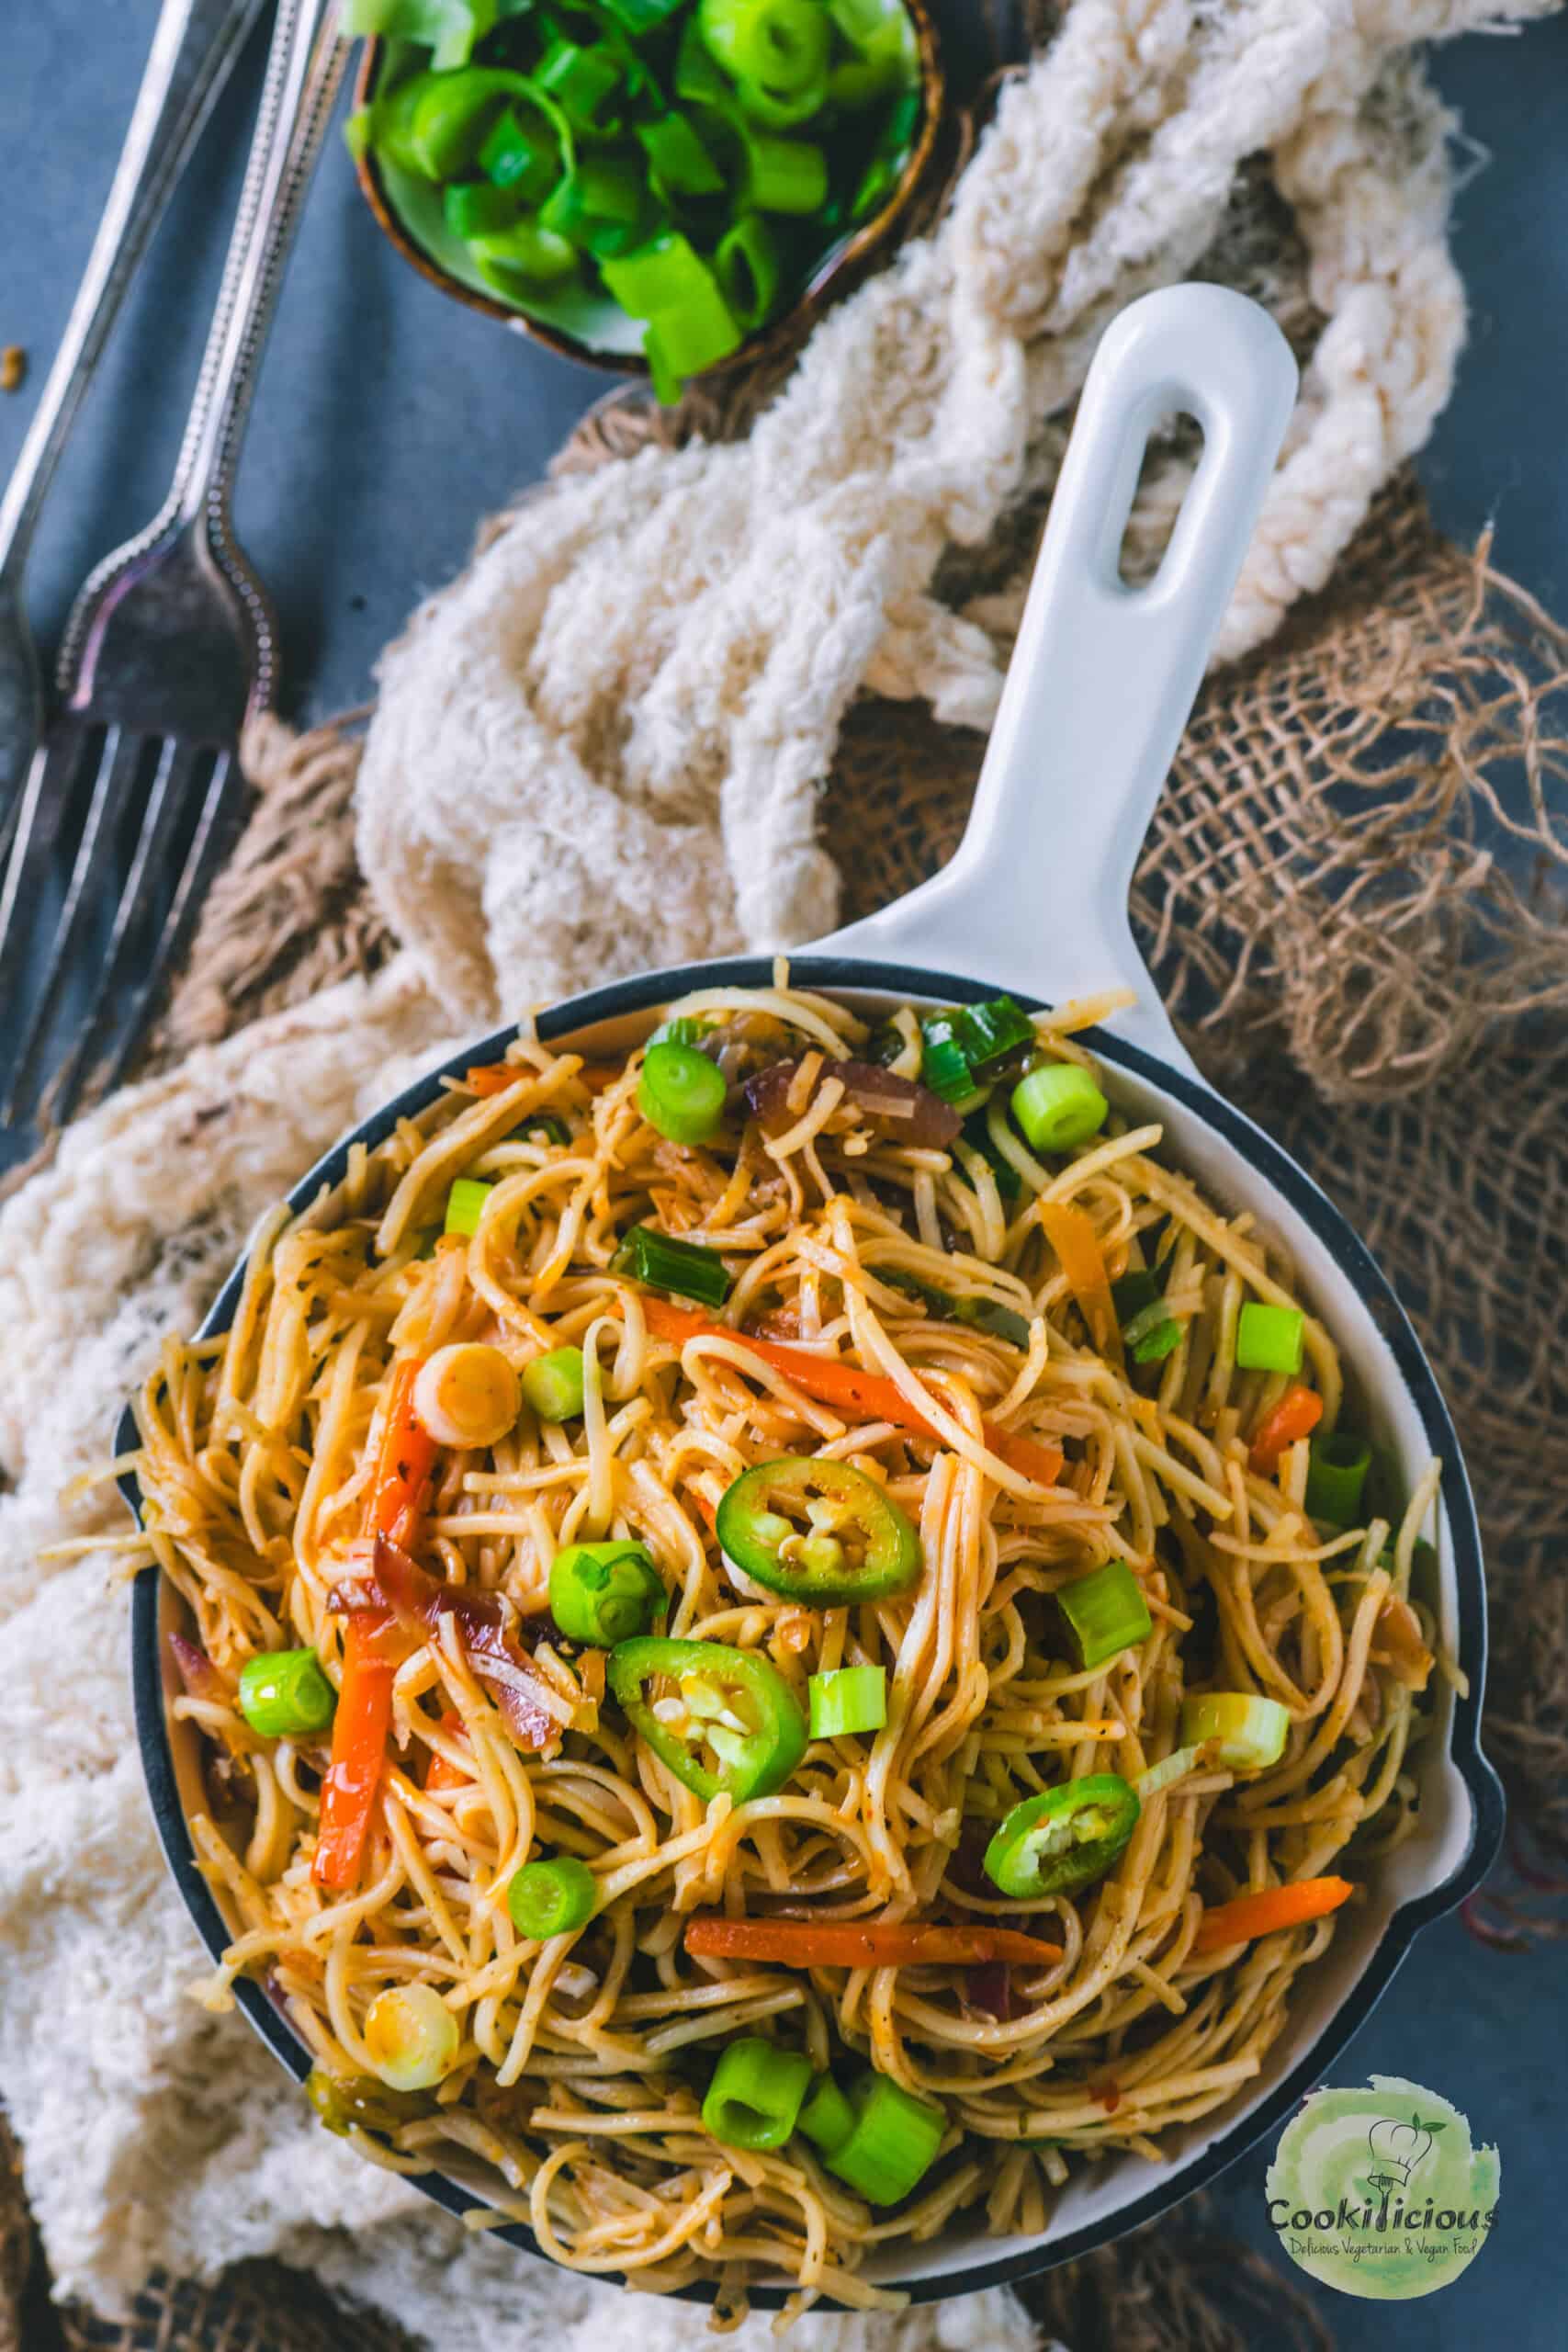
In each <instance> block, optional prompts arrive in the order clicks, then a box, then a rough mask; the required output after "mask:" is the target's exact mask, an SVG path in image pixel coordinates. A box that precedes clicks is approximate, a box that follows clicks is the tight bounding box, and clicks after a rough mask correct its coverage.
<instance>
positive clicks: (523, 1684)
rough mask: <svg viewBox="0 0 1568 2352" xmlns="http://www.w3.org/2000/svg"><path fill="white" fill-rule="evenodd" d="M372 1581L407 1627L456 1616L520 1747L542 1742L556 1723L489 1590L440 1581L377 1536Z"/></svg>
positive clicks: (428, 1626)
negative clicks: (478, 1590) (476, 1589)
mask: <svg viewBox="0 0 1568 2352" xmlns="http://www.w3.org/2000/svg"><path fill="white" fill-rule="evenodd" d="M376 1585H377V1589H378V1591H379V1593H380V1595H381V1598H382V1600H384V1601H385V1603H386V1605H387V1607H388V1608H389V1610H390V1611H391V1612H392V1614H393V1616H394V1617H395V1618H396V1619H397V1621H398V1623H400V1625H401V1626H403V1628H404V1629H405V1631H407V1632H410V1633H412V1632H415V1631H419V1632H423V1633H425V1634H436V1633H439V1631H440V1627H441V1620H442V1619H443V1618H444V1617H452V1618H455V1619H456V1621H457V1629H458V1631H459V1633H460V1634H461V1635H462V1639H463V1649H464V1652H465V1654H466V1656H467V1657H468V1664H469V1666H470V1667H471V1668H473V1670H474V1673H475V1674H476V1675H477V1676H478V1677H479V1679H481V1680H482V1681H484V1682H487V1683H489V1684H491V1687H492V1688H493V1689H494V1691H495V1697H496V1704H497V1706H498V1707H499V1708H500V1710H501V1713H502V1719H503V1721H504V1722H505V1724H506V1727H507V1729H508V1731H510V1732H511V1734H512V1736H513V1739H514V1740H515V1741H516V1742H517V1745H518V1746H519V1747H529V1748H534V1747H546V1746H547V1744H548V1742H549V1741H550V1740H552V1739H554V1738H556V1737H557V1736H558V1733H559V1731H560V1725H559V1724H558V1723H557V1721H556V1719H555V1717H554V1715H553V1714H552V1713H550V1711H549V1709H548V1708H547V1706H546V1705H545V1703H544V1701H543V1699H542V1698H541V1696H540V1695H539V1684H538V1681H537V1679H536V1677H535V1676H534V1675H532V1674H531V1673H530V1672H529V1670H528V1665H527V1661H526V1659H525V1657H524V1655H523V1652H522V1650H521V1649H520V1648H519V1647H518V1645H517V1644H516V1643H515V1642H514V1641H513V1639H512V1638H511V1636H510V1634H508V1633H507V1631H506V1611H505V1610H504V1609H503V1608H502V1604H501V1602H500V1601H499V1600H496V1599H495V1597H494V1595H493V1594H491V1593H488V1592H470V1591H468V1589H466V1588H465V1587H464V1586H462V1585H449V1584H440V1583H438V1582H437V1580H436V1579H435V1577H432V1576H427V1575H426V1574H425V1572H424V1570H423V1568H422V1567H421V1566H420V1565H419V1563H418V1561H417V1560H413V1559H411V1558H410V1557H409V1555H408V1554H407V1553H406V1552H405V1551H404V1550H403V1548H402V1546H401V1544H394V1543H392V1541H391V1540H390V1538H389V1537H388V1536H385V1535H378V1537H377V1538H376Z"/></svg>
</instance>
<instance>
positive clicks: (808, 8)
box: [696, 0, 832, 91]
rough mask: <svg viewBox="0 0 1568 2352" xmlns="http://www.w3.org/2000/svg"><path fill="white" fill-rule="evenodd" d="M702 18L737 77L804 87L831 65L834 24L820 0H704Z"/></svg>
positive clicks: (705, 32)
mask: <svg viewBox="0 0 1568 2352" xmlns="http://www.w3.org/2000/svg"><path fill="white" fill-rule="evenodd" d="M696 22H697V28H698V30H699V31H700V33H701V34H702V37H703V40H704V41H705V44H706V46H707V50H708V53H709V55H710V56H712V57H715V58H716V59H717V61H718V62H719V63H720V64H721V65H722V66H723V67H724V69H725V71H726V73H728V74H732V75H733V76H734V78H735V80H736V81H737V82H760V83H761V84H763V85H764V86H765V87H766V88H768V89H771V90H784V91H788V90H799V89H804V88H805V86H806V85H807V83H809V82H814V81H816V80H817V79H818V76H819V75H821V74H823V73H824V71H825V69H826V67H827V63H828V47H829V40H831V37H832V28H831V26H830V25H829V19H828V14H827V11H826V10H825V9H824V8H822V7H821V6H819V5H818V0H698V6H697V15H696Z"/></svg>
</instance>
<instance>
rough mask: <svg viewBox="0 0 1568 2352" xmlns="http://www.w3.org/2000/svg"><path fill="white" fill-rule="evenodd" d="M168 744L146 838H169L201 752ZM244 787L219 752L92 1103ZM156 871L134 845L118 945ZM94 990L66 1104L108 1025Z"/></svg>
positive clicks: (192, 904)
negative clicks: (132, 902)
mask: <svg viewBox="0 0 1568 2352" xmlns="http://www.w3.org/2000/svg"><path fill="white" fill-rule="evenodd" d="M169 748H170V749H172V750H173V757H172V758H171V757H170V756H169V752H168V749H166V751H165V754H164V759H163V760H161V761H160V766H159V783H160V784H161V785H162V786H163V792H162V796H161V797H162V807H161V809H160V811H159V817H158V820H157V825H156V827H155V828H154V827H153V826H152V808H151V806H150V807H149V810H148V819H149V823H148V824H146V825H144V827H143V838H144V839H145V838H146V836H147V834H148V832H149V831H151V830H157V831H160V832H161V833H162V835H163V837H164V840H167V839H168V838H170V837H171V836H172V835H173V834H174V833H175V831H177V828H178V820H179V817H180V815H181V813H182V810H183V809H184V808H185V806H186V792H187V787H188V786H189V784H190V782H191V780H192V777H193V775H194V771H195V767H196V762H197V757H198V756H199V754H198V753H197V752H191V751H189V750H187V749H186V748H185V747H183V746H175V747H169ZM157 791H158V786H154V792H155V793H157ZM242 792H243V778H242V776H241V774H240V771H239V768H238V766H237V765H236V763H235V760H234V756H233V753H232V752H229V751H220V752H218V754H217V757H216V759H215V761H214V763H213V768H212V774H211V775H210V776H209V779H208V783H207V788H206V791H205V793H204V794H203V796H202V802H201V808H200V811H199V813H198V815H197V820H196V830H195V831H194V832H193V833H192V835H191V838H190V844H189V846H188V848H187V849H186V857H185V864H184V865H183V866H182V868H181V871H180V877H179V880H178V882H177V883H176V884H175V894H174V897H173V899H171V900H170V902H169V906H168V910H167V912H166V913H165V915H164V922H163V928H162V931H161V933H160V934H159V938H158V944H157V946H156V948H155V949H154V950H153V952H152V956H151V958H150V959H149V962H148V964H147V967H146V969H145V972H144V974H143V977H142V979H141V983H140V985H139V986H138V988H137V989H136V991H135V993H134V994H133V996H132V997H131V1000H130V1009H129V1011H128V1012H126V1014H125V1015H124V1017H123V1019H122V1020H121V1021H120V1022H119V1023H118V1033H117V1034H116V1035H115V1039H114V1043H113V1045H112V1046H111V1047H110V1048H109V1052H108V1058H107V1062H106V1064H105V1066H104V1068H103V1069H101V1070H98V1071H95V1072H93V1076H92V1081H91V1086H92V1094H93V1098H94V1100H96V1099H97V1098H98V1097H99V1096H100V1095H102V1094H105V1093H107V1092H108V1091H109V1090H110V1089H111V1088H113V1087H115V1086H118V1083H119V1081H120V1080H121V1078H122V1077H123V1076H124V1074H125V1070H126V1067H127V1064H128V1063H129V1062H130V1057H131V1054H132V1053H133V1052H134V1050H135V1048H136V1045H137V1043H138V1040H139V1039H140V1038H141V1035H142V1033H143V1031H144V1030H145V1028H146V1026H147V1023H148V1021H149V1019H150V1018H151V1015H152V1011H153V1008H154V1006H155V1005H156V1002H157V1000H158V997H159V994H160V992H161V990H162V989H163V986H164V980H165V979H166V978H167V976H168V973H169V969H170V967H171V966H172V965H173V963H174V961H175V958H176V956H178V954H179V952H180V949H181V947H182V945H183V944H184V942H185V937H186V932H187V930H188V928H189V925H190V921H191V918H192V916H193V915H194V914H195V911H196V910H197V906H198V905H199V904H200V902H201V900H202V899H203V897H204V896H205V894H206V891H207V888H208V885H209V882H210V880H211V878H212V876H213V873H214V871H215V870H216V867H217V865H218V860H219V854H220V851H221V849H222V847H223V841H224V833H225V828H226V821H227V820H228V818H229V816H230V814H231V810H232V809H233V807H234V806H235V804H236V803H237V802H238V799H239V797H240V795H241V793H242ZM157 870H158V869H157V864H156V859H155V854H149V855H148V856H147V857H146V858H145V859H143V858H142V856H141V845H140V844H139V845H138V857H137V863H136V865H133V867H132V871H131V876H130V878H129V879H128V881H127V884H126V890H127V893H128V894H129V893H130V888H131V884H132V882H133V881H134V882H137V884H138V891H139V899H140V903H139V904H138V905H137V906H136V907H134V908H133V909H132V910H131V912H130V915H129V916H128V917H127V920H126V922H125V924H124V926H123V929H122V926H121V923H120V920H119V916H118V914H117V916H116V924H115V928H116V934H117V939H118V941H119V943H120V944H121V945H123V944H125V942H126V941H128V940H129V939H130V937H131V936H132V935H133V933H134V930H135V918H136V915H137V914H138V913H140V912H141V911H142V910H143V908H144V907H145V905H146V904H147V903H149V891H148V889H147V888H146V887H144V886H145V877H146V876H148V875H152V876H155V875H156V872H157ZM122 960H123V959H122ZM100 994H101V1002H100V1005H99V1009H98V1013H97V1016H96V1019H95V1021H94V1023H93V1024H92V1027H93V1029H94V1030H95V1031H96V1033H97V1034H96V1035H92V1036H89V1035H85V1036H84V1038H83V1040H82V1042H81V1044H80V1045H79V1046H78V1047H77V1049H76V1052H75V1054H73V1057H72V1065H71V1067H70V1068H68V1069H67V1070H66V1071H64V1072H62V1079H61V1082H60V1093H61V1097H62V1098H64V1090H65V1081H66V1080H67V1079H69V1080H70V1081H71V1093H70V1096H69V1098H68V1100H69V1101H70V1102H73V1101H74V1100H75V1097H76V1092H77V1091H78V1089H79V1088H80V1085H81V1080H82V1074H83V1072H84V1071H85V1070H87V1069H90V1067H91V1061H90V1057H91V1053H92V1051H93V1050H94V1049H95V1048H96V1045H97V1042H98V1038H99V1037H101V1036H102V1035H104V1034H105V1033H106V1032H107V1031H108V1030H109V1029H110V1026H111V1024H110V1023H109V1022H108V1021H107V1019H106V1018H105V1016H106V1014H107V1012H108V1011H109V1009H110V1008H111V1007H112V1006H113V1003H114V1001H115V1000H114V994H113V991H112V989H107V988H105V989H102V990H101V992H100ZM51 1110H52V1111H53V1112H54V1113H55V1114H56V1115H60V1116H62V1115H63V1110H62V1108H61V1104H60V1103H59V1102H55V1103H51Z"/></svg>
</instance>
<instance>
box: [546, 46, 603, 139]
mask: <svg viewBox="0 0 1568 2352" xmlns="http://www.w3.org/2000/svg"><path fill="white" fill-rule="evenodd" d="M535 79H536V81H537V83H538V85H539V87H540V89H541V90H547V91H548V92H549V95H550V96H551V97H552V98H554V100H555V102H556V104H557V106H558V107H559V108H560V110H561V112H562V113H563V114H564V115H565V117H566V119H567V120H568V121H569V122H570V124H571V125H572V127H573V129H574V130H599V129H600V128H602V125H601V121H600V108H601V107H603V106H604V101H605V99H606V98H607V97H608V96H610V94H611V92H612V91H613V90H615V89H617V88H618V87H619V85H620V81H621V65H620V61H619V59H618V58H616V57H615V55H614V53H613V52H612V51H611V50H610V49H609V48H608V47H607V46H606V44H605V43H604V41H593V42H592V43H590V44H589V45H588V46H587V47H584V46H583V45H581V43H580V42H577V41H573V40H553V41H552V42H551V43H550V45H549V48H548V49H547V51H545V54H544V56H543V57H542V58H541V59H540V61H539V63H538V66H537V68H536V74H535Z"/></svg>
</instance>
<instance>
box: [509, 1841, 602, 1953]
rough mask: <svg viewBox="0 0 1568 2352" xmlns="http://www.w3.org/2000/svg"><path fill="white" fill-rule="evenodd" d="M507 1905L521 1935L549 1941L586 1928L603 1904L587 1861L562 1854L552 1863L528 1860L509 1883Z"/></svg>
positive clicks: (545, 1941) (513, 1922) (537, 1942)
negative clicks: (575, 1929) (554, 1937)
mask: <svg viewBox="0 0 1568 2352" xmlns="http://www.w3.org/2000/svg"><path fill="white" fill-rule="evenodd" d="M506 1907H507V1910H508V1911H509V1912H510V1913H511V1915H512V1924H513V1927H514V1928H516V1930H517V1932H518V1934H519V1935H520V1936H526V1937H527V1938H528V1939H529V1941H530V1942H531V1943H536V1944H544V1943H548V1941H549V1939H550V1938H551V1937H552V1936H570V1934H571V1932H572V1930H573V1929H574V1928H585V1927H586V1926H587V1925H588V1922H589V1920H590V1919H592V1917H593V1914H594V1912H595V1911H596V1910H597V1909H598V1907H599V1885H598V1882H597V1880H596V1879H595V1878H594V1875H593V1873H592V1871H591V1870H590V1869H589V1867H588V1865H587V1863H586V1862H580V1861H579V1860H578V1859H577V1857H576V1855H575V1854H558V1855H557V1856H556V1858H555V1860H553V1861H549V1862H525V1863H524V1865H523V1867H522V1869H521V1870H520V1871H513V1873H512V1876H511V1878H510V1879H509V1880H508V1881H507V1885H506Z"/></svg>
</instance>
